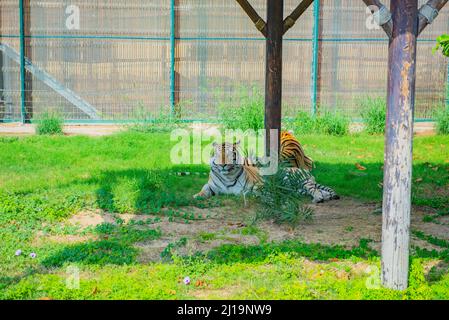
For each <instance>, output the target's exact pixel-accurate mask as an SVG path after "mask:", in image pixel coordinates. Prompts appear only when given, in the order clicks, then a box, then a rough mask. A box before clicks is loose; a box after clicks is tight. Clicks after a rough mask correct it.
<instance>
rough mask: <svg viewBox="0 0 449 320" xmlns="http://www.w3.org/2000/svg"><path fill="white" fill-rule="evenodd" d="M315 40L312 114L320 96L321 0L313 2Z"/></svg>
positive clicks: (313, 42)
mask: <svg viewBox="0 0 449 320" xmlns="http://www.w3.org/2000/svg"><path fill="white" fill-rule="evenodd" d="M313 20H314V22H313V40H312V89H311V91H312V92H311V98H312V116H315V115H316V112H317V107H318V106H317V97H318V59H319V57H318V55H319V52H318V51H319V43H318V42H319V33H320V0H316V1H315V2H314V4H313Z"/></svg>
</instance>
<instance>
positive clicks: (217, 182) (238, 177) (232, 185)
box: [194, 142, 263, 198]
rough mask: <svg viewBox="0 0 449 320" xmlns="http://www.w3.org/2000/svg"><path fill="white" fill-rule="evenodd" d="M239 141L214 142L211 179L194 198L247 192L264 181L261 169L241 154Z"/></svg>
mask: <svg viewBox="0 0 449 320" xmlns="http://www.w3.org/2000/svg"><path fill="white" fill-rule="evenodd" d="M238 145H239V143H228V142H225V143H223V144H214V154H213V156H212V158H211V159H210V167H211V171H210V174H209V181H208V182H207V183H206V184H205V185H204V187H203V188H202V189H201V191H200V192H199V193H197V194H196V195H195V196H194V198H199V197H201V198H209V197H211V196H214V195H218V194H234V195H239V194H246V193H248V192H251V191H252V190H253V189H254V187H256V186H257V185H259V184H261V183H263V182H262V178H261V177H260V175H259V170H258V169H257V167H255V166H254V165H253V164H251V163H250V161H249V159H248V158H243V157H242V156H241V153H240V150H239V148H238Z"/></svg>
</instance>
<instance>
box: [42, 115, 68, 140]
mask: <svg viewBox="0 0 449 320" xmlns="http://www.w3.org/2000/svg"><path fill="white" fill-rule="evenodd" d="M36 124H37V125H36V133H37V134H39V135H55V134H62V127H63V125H64V119H63V118H62V117H61V116H60V115H59V114H58V113H55V112H44V113H42V114H41V115H39V117H38V118H37V120H36Z"/></svg>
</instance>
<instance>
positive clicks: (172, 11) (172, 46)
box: [170, 0, 176, 116]
mask: <svg viewBox="0 0 449 320" xmlns="http://www.w3.org/2000/svg"><path fill="white" fill-rule="evenodd" d="M175 31H176V28H175V0H170V107H171V115H172V116H174V115H175V45H176V40H175Z"/></svg>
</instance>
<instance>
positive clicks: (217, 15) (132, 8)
mask: <svg viewBox="0 0 449 320" xmlns="http://www.w3.org/2000/svg"><path fill="white" fill-rule="evenodd" d="M250 2H251V4H252V5H253V6H254V7H255V9H256V10H257V11H258V12H259V13H260V14H263V16H262V17H263V18H264V19H265V18H266V17H265V14H266V8H265V3H266V1H265V0H251V1H250ZM387 2H388V1H387ZM419 2H420V5H421V4H423V3H425V2H426V1H424V0H422V1H419ZM298 3H299V0H285V15H287V14H289V13H290V12H291V11H292V9H293V8H294V7H295V6H296V5H297V4H298ZM388 4H389V3H386V5H387V6H388ZM77 10H78V12H79V25H77V23H76V13H77ZM369 18H370V14H368V13H367V11H366V7H365V5H364V4H363V2H362V1H360V0H333V1H330V0H321V1H316V4H315V5H314V8H313V10H307V11H306V12H305V13H304V15H303V16H302V17H301V21H300V23H298V24H296V25H295V26H294V27H293V28H292V29H290V30H289V31H288V33H287V34H286V35H285V39H284V49H283V50H284V54H283V56H284V59H283V69H284V72H283V103H284V107H283V114H284V116H291V115H293V114H294V113H295V112H297V111H298V110H305V111H310V112H313V110H316V109H317V110H318V111H320V110H324V109H327V110H339V111H341V112H343V113H345V114H347V115H350V116H351V117H352V118H359V117H360V112H361V110H360V109H361V108H360V103H361V100H363V99H365V98H367V97H382V98H383V97H385V89H386V80H387V51H388V39H387V38H386V36H385V35H384V33H383V31H382V30H381V29H380V28H375V27H373V25H372V24H371V23H370V21H369V20H368V19H369ZM448 31H449V9H448V8H447V7H446V8H444V9H443V10H442V11H441V13H440V17H439V18H438V19H437V20H436V21H435V22H434V23H433V24H432V25H431V26H429V27H428V28H427V29H426V30H425V31H424V33H423V34H422V35H421V37H420V39H419V40H418V41H419V42H420V44H419V46H418V58H417V61H418V62H417V63H418V68H417V70H418V72H417V88H416V112H415V115H416V117H417V118H419V119H429V118H431V116H432V112H433V110H434V109H435V108H436V107H438V106H441V105H444V103H446V104H447V103H448V100H447V99H448V97H447V84H448V83H449V77H448V62H447V59H444V58H442V57H440V55H433V54H432V48H433V46H434V45H435V38H436V37H437V36H438V35H440V34H442V33H447V32H448ZM0 42H1V44H0V66H1V71H2V72H1V74H0V100H1V101H0V119H2V120H3V121H20V120H23V119H26V118H32V117H36V116H38V115H39V114H40V113H42V112H45V111H47V110H57V111H58V112H59V113H61V114H62V115H63V116H64V118H65V119H66V120H67V121H73V122H104V121H111V122H117V121H127V120H135V119H142V118H148V117H156V116H158V114H159V113H160V112H163V113H166V114H169V113H170V112H171V111H179V112H180V114H181V117H182V118H183V119H184V120H199V119H201V120H213V119H214V118H216V116H217V107H218V105H219V104H220V102H222V101H236V98H238V95H239V92H241V91H242V88H245V87H246V88H249V87H256V88H259V90H260V91H261V90H262V88H263V84H264V77H265V67H264V63H265V39H264V38H263V37H261V35H260V34H259V33H258V31H257V30H256V29H255V28H254V26H253V25H252V23H251V21H250V20H249V19H248V17H247V16H246V15H245V13H244V12H243V11H242V10H241V8H240V7H239V5H238V4H237V2H236V1H235V0H214V1H198V0H151V1H138V0H127V1H123V0H119V1H117V0H114V1H112V0H99V1H89V2H88V1H68V0H64V1H54V0H53V1H50V0H15V1H14V0H2V1H1V2H0ZM236 103H238V102H237V101H236Z"/></svg>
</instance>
